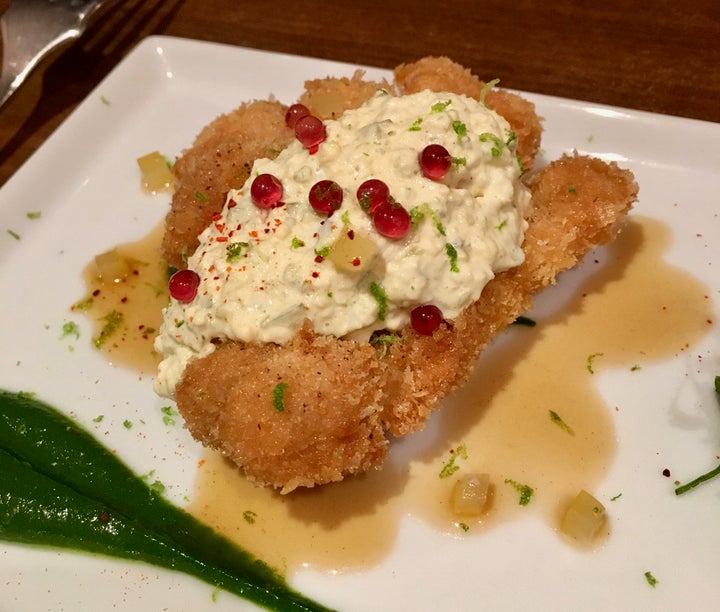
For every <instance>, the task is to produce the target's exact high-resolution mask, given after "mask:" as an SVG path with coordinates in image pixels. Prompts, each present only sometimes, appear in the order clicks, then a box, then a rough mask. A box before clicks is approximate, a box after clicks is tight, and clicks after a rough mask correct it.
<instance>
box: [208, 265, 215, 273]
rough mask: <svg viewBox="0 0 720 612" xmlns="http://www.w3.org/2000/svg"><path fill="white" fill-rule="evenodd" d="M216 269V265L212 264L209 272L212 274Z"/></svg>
mask: <svg viewBox="0 0 720 612" xmlns="http://www.w3.org/2000/svg"><path fill="white" fill-rule="evenodd" d="M214 269H215V264H210V267H209V268H208V272H212V271H213V270H214Z"/></svg>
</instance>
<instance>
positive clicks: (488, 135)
mask: <svg viewBox="0 0 720 612" xmlns="http://www.w3.org/2000/svg"><path fill="white" fill-rule="evenodd" d="M479 139H480V142H490V143H492V146H491V148H490V153H491V155H492V156H493V157H500V155H501V154H502V150H503V147H504V146H505V143H504V142H503V141H502V140H500V138H498V136H497V135H495V134H493V133H492V132H483V133H482V134H480V136H479Z"/></svg>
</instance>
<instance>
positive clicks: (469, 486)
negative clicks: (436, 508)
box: [451, 474, 490, 516]
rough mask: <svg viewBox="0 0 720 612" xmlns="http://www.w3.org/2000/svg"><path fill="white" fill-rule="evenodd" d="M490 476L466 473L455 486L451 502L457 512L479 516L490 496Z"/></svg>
mask: <svg viewBox="0 0 720 612" xmlns="http://www.w3.org/2000/svg"><path fill="white" fill-rule="evenodd" d="M489 487H490V476H489V475H488V474H465V475H464V476H462V477H461V478H460V479H459V480H458V481H457V482H456V483H455V486H454V487H453V491H452V497H451V503H452V509H453V512H454V513H455V514H458V515H463V516H479V515H480V514H482V513H483V509H484V508H485V504H486V503H487V498H488V489H489Z"/></svg>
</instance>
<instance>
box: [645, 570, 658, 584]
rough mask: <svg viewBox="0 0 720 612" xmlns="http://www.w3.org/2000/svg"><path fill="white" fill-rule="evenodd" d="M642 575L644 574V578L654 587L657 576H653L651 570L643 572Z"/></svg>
mask: <svg viewBox="0 0 720 612" xmlns="http://www.w3.org/2000/svg"><path fill="white" fill-rule="evenodd" d="M644 576H645V580H646V581H647V583H648V584H649V585H650V586H651V587H655V585H656V584H657V583H658V580H657V578H655V576H653V575H652V572H645V574H644Z"/></svg>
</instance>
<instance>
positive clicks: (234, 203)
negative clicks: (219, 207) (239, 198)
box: [228, 200, 237, 209]
mask: <svg viewBox="0 0 720 612" xmlns="http://www.w3.org/2000/svg"><path fill="white" fill-rule="evenodd" d="M236 206H237V202H236V201H235V200H230V201H229V202H228V209H230V208H235V207H236Z"/></svg>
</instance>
